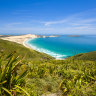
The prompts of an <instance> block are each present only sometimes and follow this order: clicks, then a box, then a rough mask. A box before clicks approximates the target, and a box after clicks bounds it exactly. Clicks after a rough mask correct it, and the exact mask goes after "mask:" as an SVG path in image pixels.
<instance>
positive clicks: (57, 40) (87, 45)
mask: <svg viewBox="0 0 96 96" xmlns="http://www.w3.org/2000/svg"><path fill="white" fill-rule="evenodd" d="M26 43H27V44H28V45H29V46H31V47H32V48H33V49H35V50H37V51H39V52H44V53H46V54H49V55H51V56H53V57H55V58H61V59H62V58H66V57H70V56H73V55H76V54H79V53H86V52H90V51H96V36H91V35H90V36H83V35H82V36H80V37H68V36H60V37H50V38H36V39H30V40H28V41H27V42H26Z"/></svg>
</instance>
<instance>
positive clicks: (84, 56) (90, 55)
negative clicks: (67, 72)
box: [68, 51, 96, 61]
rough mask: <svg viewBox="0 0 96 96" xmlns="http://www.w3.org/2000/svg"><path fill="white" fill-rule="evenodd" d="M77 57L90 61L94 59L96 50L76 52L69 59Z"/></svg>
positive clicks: (95, 59)
mask: <svg viewBox="0 0 96 96" xmlns="http://www.w3.org/2000/svg"><path fill="white" fill-rule="evenodd" d="M72 58H74V59H77V60H90V61H96V51H93V52H89V53H81V54H77V55H75V56H73V57H71V58H70V59H72ZM68 59H69V58H68Z"/></svg>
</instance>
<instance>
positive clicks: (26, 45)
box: [23, 38, 66, 60]
mask: <svg viewBox="0 0 96 96" xmlns="http://www.w3.org/2000/svg"><path fill="white" fill-rule="evenodd" d="M34 39H36V38H34ZM28 40H30V39H26V40H25V41H24V42H23V45H24V46H25V47H27V48H30V49H32V50H36V49H35V48H33V47H32V46H31V45H30V44H27V43H26V41H28ZM36 51H38V52H41V53H45V54H47V55H50V54H48V53H47V52H42V51H39V50H36ZM50 56H52V55H50ZM52 57H53V58H55V59H56V60H65V59H66V58H64V59H62V58H57V57H54V56H52Z"/></svg>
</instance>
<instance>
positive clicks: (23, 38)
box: [1, 34, 65, 60]
mask: <svg viewBox="0 0 96 96" xmlns="http://www.w3.org/2000/svg"><path fill="white" fill-rule="evenodd" d="M48 37H49V38H53V37H58V36H53V35H52V36H40V35H32V34H27V35H19V36H8V37H7V36H5V37H1V39H3V40H8V41H11V42H15V43H19V44H22V45H23V46H25V47H26V48H29V49H32V50H36V49H35V48H32V47H31V46H30V45H28V44H27V43H26V41H28V40H30V39H36V38H48ZM36 51H38V50H36ZM38 52H41V51H38ZM41 53H45V54H47V52H41ZM48 55H50V54H48ZM50 56H52V55H50ZM52 57H54V56H52ZM54 58H55V59H56V60H65V58H64V59H62V58H56V57H54Z"/></svg>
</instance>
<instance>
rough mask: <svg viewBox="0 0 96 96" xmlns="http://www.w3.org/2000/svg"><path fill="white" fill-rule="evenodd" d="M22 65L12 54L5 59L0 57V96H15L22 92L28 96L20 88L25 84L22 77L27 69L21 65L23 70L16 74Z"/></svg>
mask: <svg viewBox="0 0 96 96" xmlns="http://www.w3.org/2000/svg"><path fill="white" fill-rule="evenodd" d="M22 65H23V64H22V63H21V60H19V61H18V57H15V56H14V54H10V55H9V56H8V57H7V58H6V59H5V58H4V57H3V55H1V56H0V96H9V95H10V96H15V95H18V94H20V93H22V91H24V92H25V93H26V95H28V96H29V94H28V93H27V92H26V91H25V90H24V89H22V88H21V86H22V85H23V86H24V83H25V82H24V79H23V77H24V76H25V75H26V73H27V69H26V68H25V66H24V65H23V69H24V70H22V72H19V74H18V67H21V68H22ZM17 74H18V75H17ZM21 84H22V85H21Z"/></svg>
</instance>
